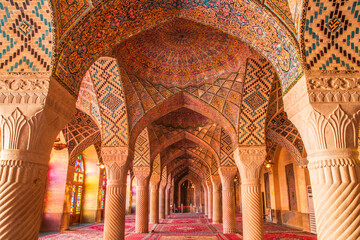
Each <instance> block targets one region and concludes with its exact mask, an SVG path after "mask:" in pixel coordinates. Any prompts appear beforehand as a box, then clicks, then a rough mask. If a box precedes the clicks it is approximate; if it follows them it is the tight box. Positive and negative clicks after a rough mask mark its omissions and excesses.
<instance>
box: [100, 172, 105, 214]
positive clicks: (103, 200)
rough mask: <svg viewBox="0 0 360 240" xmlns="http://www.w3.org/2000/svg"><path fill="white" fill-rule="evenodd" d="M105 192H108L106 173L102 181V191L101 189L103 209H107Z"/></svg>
mask: <svg viewBox="0 0 360 240" xmlns="http://www.w3.org/2000/svg"><path fill="white" fill-rule="evenodd" d="M105 192H106V174H105V171H104V175H103V180H102V189H101V209H104V207H105Z"/></svg>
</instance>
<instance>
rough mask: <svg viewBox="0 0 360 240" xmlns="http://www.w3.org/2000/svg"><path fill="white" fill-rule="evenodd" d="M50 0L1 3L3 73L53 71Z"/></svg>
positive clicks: (1, 57) (7, 0)
mask: <svg viewBox="0 0 360 240" xmlns="http://www.w3.org/2000/svg"><path fill="white" fill-rule="evenodd" d="M50 13H51V10H50V8H49V2H48V1H46V0H34V1H10V0H2V1H1V2H0V36H1V37H0V49H1V50H0V71H7V72H33V71H36V72H49V71H50V70H51V56H52V50H53V49H52V48H53V45H54V42H53V41H54V39H53V35H54V34H53V28H52V22H51V21H52V17H51V15H50Z"/></svg>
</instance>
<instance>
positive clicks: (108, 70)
mask: <svg viewBox="0 0 360 240" xmlns="http://www.w3.org/2000/svg"><path fill="white" fill-rule="evenodd" d="M90 75H91V78H92V80H93V83H94V88H95V92H96V95H97V99H98V103H99V106H100V112H101V124H102V144H103V146H127V144H128V121H127V113H126V104H125V97H124V92H123V89H122V86H121V77H120V75H119V69H118V65H117V63H116V60H114V59H111V58H100V59H99V60H97V61H96V62H95V63H94V64H93V65H92V66H91V67H90Z"/></svg>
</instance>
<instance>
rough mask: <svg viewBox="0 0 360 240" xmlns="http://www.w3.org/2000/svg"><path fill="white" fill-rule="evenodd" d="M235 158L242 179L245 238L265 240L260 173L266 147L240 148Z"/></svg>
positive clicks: (248, 239)
mask: <svg viewBox="0 0 360 240" xmlns="http://www.w3.org/2000/svg"><path fill="white" fill-rule="evenodd" d="M234 157H235V161H236V164H237V165H238V168H239V172H240V178H241V197H242V214H243V215H242V217H243V237H244V239H245V240H258V239H264V223H263V212H262V205H261V201H262V200H261V189H260V172H261V169H262V167H263V164H264V161H265V157H266V146H239V147H238V148H237V149H235V152H234Z"/></svg>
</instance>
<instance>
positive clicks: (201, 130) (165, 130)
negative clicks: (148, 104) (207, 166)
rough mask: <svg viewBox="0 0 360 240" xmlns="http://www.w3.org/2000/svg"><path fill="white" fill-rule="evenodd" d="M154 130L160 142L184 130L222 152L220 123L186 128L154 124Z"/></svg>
mask: <svg viewBox="0 0 360 240" xmlns="http://www.w3.org/2000/svg"><path fill="white" fill-rule="evenodd" d="M152 126H153V129H154V132H155V134H156V136H157V139H158V140H159V142H166V141H167V140H168V139H171V138H172V137H173V136H176V135H178V134H180V133H182V132H184V131H186V132H188V133H190V134H192V135H194V136H196V137H198V138H199V139H201V140H203V141H204V142H206V143H207V144H209V145H210V146H211V147H212V148H213V149H214V150H215V152H216V153H219V152H220V131H221V127H220V126H219V125H217V124H216V125H214V124H207V125H205V126H201V127H196V128H195V127H194V128H192V127H189V128H186V129H181V128H172V127H168V126H164V125H160V124H155V123H153V124H152Z"/></svg>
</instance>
